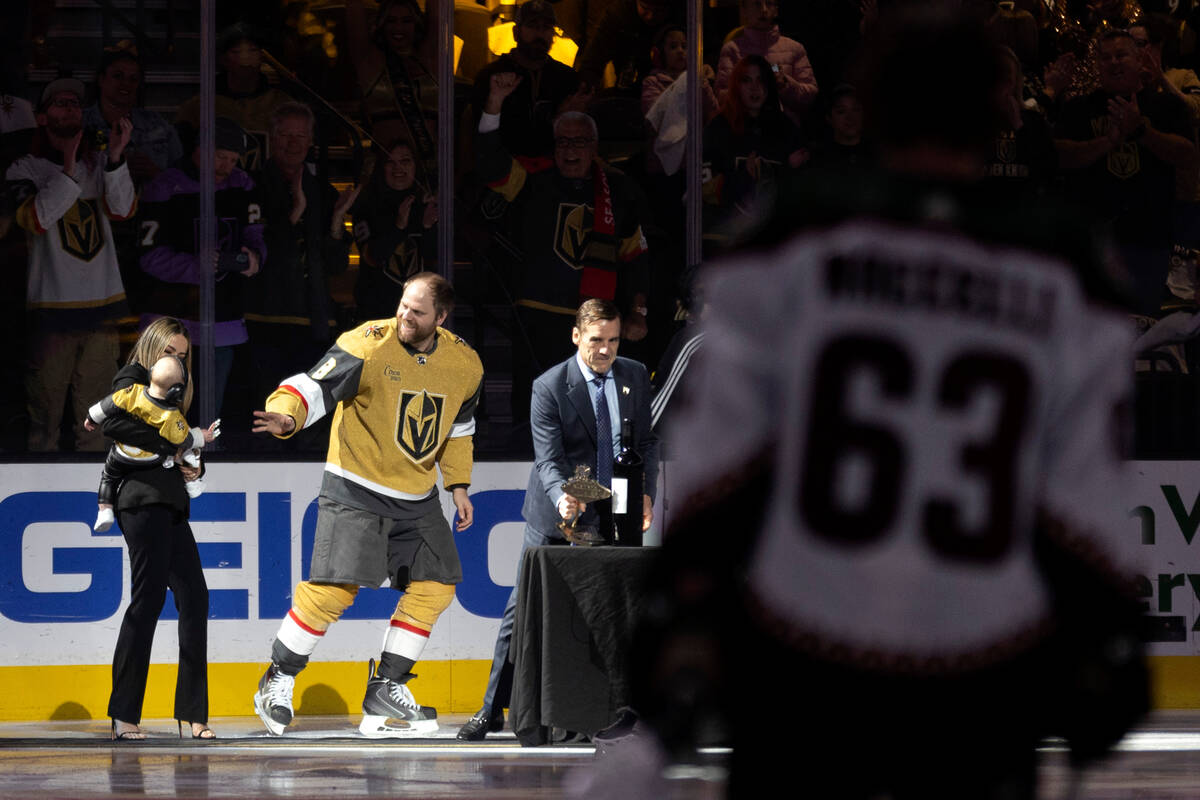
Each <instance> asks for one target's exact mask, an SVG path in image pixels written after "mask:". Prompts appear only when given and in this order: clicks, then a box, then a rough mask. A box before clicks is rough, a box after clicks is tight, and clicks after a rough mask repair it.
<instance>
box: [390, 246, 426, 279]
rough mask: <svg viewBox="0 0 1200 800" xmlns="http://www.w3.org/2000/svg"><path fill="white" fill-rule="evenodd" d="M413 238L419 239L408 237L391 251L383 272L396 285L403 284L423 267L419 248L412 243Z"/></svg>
mask: <svg viewBox="0 0 1200 800" xmlns="http://www.w3.org/2000/svg"><path fill="white" fill-rule="evenodd" d="M414 238H415V239H418V240H419V239H420V237H419V236H417V237H409V238H407V239H405V240H404V241H403V242H402V243H401V244H400V245H399V246H398V247H397V248H396V249H395V250H394V251H392V255H391V257H390V258H388V261H387V266H386V267H385V268H384V270H383V271H384V274H386V275H387V276H388V277H389V278H391V279H392V280H393V281H395V282H396V283H404V282H405V281H406V280H408V279H409V278H411V277H412V276H413V275H416V274H417V273H418V272H420V271H421V269H422V267H423V266H424V261H423V260H422V259H421V248H420V247H419V246H418V245H416V244H414V243H413V239H414Z"/></svg>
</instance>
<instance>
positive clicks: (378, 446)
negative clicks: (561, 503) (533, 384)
mask: <svg viewBox="0 0 1200 800" xmlns="http://www.w3.org/2000/svg"><path fill="white" fill-rule="evenodd" d="M482 385H483V364H482V363H481V362H480V360H479V356H478V355H476V353H475V351H474V350H472V349H471V347H470V345H468V344H467V343H466V342H464V341H463V340H462V339H460V338H459V337H457V336H455V335H454V334H452V333H450V332H449V331H447V330H445V329H443V328H438V329H437V337H436V344H435V345H434V348H433V350H432V351H431V352H429V353H419V352H417V351H416V350H414V349H412V348H410V347H407V346H406V345H404V344H403V343H402V342H401V341H400V339H399V337H398V336H397V334H396V320H395V319H386V320H376V321H373V322H367V323H364V324H362V325H360V326H359V327H357V328H355V329H354V330H351V331H347V332H346V333H343V334H342V335H341V336H339V337H338V340H337V343H336V344H334V346H333V347H332V348H330V350H329V352H327V353H326V354H325V356H324V357H323V358H322V360H321V362H320V363H319V364H317V365H316V366H315V367H314V368H313V369H311V370H309V371H308V372H307V373H300V374H298V375H293V376H291V377H290V378H287V379H285V380H284V381H283V382H282V383H281V384H280V385H279V388H278V389H276V390H275V391H274V392H273V393H272V394H271V396H270V397H269V398H267V405H266V410H267V411H272V412H277V413H281V414H288V415H290V416H291V417H293V418H294V419H295V420H296V428H295V430H300V429H301V428H306V427H309V426H310V425H312V424H313V423H314V422H316V421H317V420H318V419H320V418H321V417H323V416H325V414H327V413H330V412H331V411H332V413H333V424H332V433H331V434H330V438H329V453H328V456H327V459H326V463H325V479H324V482H323V484H322V489H321V491H322V494H324V495H326V496H332V497H333V499H336V500H338V501H339V502H343V503H346V504H348V505H352V506H356V507H364V508H366V510H368V511H373V512H376V513H381V514H384V515H388V516H395V515H396V514H397V513H403V512H404V511H405V510H406V509H411V507H412V504H414V503H417V502H420V501H425V500H428V499H431V498H432V497H434V493H433V489H434V487H435V484H436V482H437V473H436V471H435V467H440V468H441V471H442V478H443V485H444V486H445V487H446V488H447V489H451V488H453V487H455V486H465V485H468V484H470V482H471V467H472V460H473V453H472V435H473V434H474V432H475V406H476V404H477V403H478V400H479V393H480V391H481V388H482ZM281 438H286V437H281Z"/></svg>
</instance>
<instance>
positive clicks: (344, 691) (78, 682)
mask: <svg viewBox="0 0 1200 800" xmlns="http://www.w3.org/2000/svg"><path fill="white" fill-rule="evenodd" d="M1149 661H1150V669H1151V673H1152V674H1153V677H1154V707H1155V708H1162V709H1170V708H1200V657H1198V656H1153V657H1151V658H1150V659H1149ZM490 666H491V663H490V662H489V661H422V662H420V663H418V664H417V667H416V671H417V676H418V677H416V678H415V679H413V681H412V682H411V683H410V684H409V687H410V688H411V689H412V690H413V694H414V695H415V696H416V697H417V700H418V702H420V703H422V704H423V705H427V706H433V707H434V708H436V709H438V710H439V711H442V712H444V713H447V714H469V713H473V712H475V711H477V710H478V709H479V705H480V703H481V702H482V699H483V690H484V687H485V685H486V684H487V675H488V669H489V668H490ZM265 669H266V663H265V662H264V663H261V664H210V665H209V667H208V682H209V684H208V691H209V714H210V715H211V716H213V717H230V716H241V715H245V716H250V715H252V714H253V713H254V704H253V699H252V698H253V697H254V691H255V688H256V687H257V686H258V679H259V677H260V676H261V675H262V673H263V670H265ZM175 671H176V668H175V665H174V664H154V665H152V666H151V667H150V678H149V681H148V683H147V688H146V703H145V706H144V707H143V709H142V716H143V717H147V718H170V717H172V716H174V709H173V708H172V707H171V706H172V702H173V700H174V697H175ZM366 682H367V664H366V662H365V661H364V662H361V663H360V662H353V661H341V662H317V661H314V662H313V663H312V664H310V665H309V666H308V669H306V670H304V672H303V673H301V674H300V676H299V677H298V678H297V679H296V692H295V700H294V705H295V708H296V713H297V714H312V715H319V714H356V713H358V711H359V709H360V707H361V705H360V704H361V703H362V695H363V690H364V688H365V686H366ZM0 686H4V687H5V691H4V692H3V693H0V720H5V721H36V720H48V719H103V718H104V717H107V716H108V695H109V692H110V691H111V688H112V671H111V667H110V666H109V665H108V664H98V665H88V666H73V667H53V666H50V667H0Z"/></svg>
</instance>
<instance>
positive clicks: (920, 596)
mask: <svg viewBox="0 0 1200 800" xmlns="http://www.w3.org/2000/svg"><path fill="white" fill-rule="evenodd" d="M868 52H870V54H871V58H872V60H873V63H872V64H869V65H868V66H869V70H868V73H867V74H869V75H870V76H871V80H870V81H869V82H868V85H867V86H864V87H862V88H863V89H864V92H863V96H864V99H865V103H864V105H865V111H866V114H867V119H868V124H869V125H871V130H872V131H873V133H874V141H876V142H877V143H878V145H879V148H880V154H881V156H882V164H883V167H884V168H883V170H882V171H881V173H880V174H878V175H877V176H875V177H874V179H872V180H871V181H870V182H869V183H867V184H865V185H864V186H857V185H856V188H855V189H854V194H853V196H847V197H839V190H841V188H842V187H841V186H839V185H836V184H829V183H821V182H820V181H816V182H809V183H805V184H801V185H799V186H797V187H794V192H793V193H792V194H791V195H788V196H785V197H783V198H781V202H780V206H779V209H778V211H777V215H778V218H777V219H776V220H775V222H774V224H773V225H772V226H768V227H767V229H766V230H765V231H764V233H763V237H764V239H770V238H772V236H773V233H772V231H773V229H780V230H787V231H789V235H791V236H792V238H790V239H789V238H785V237H783V236H779V237H775V238H776V239H777V241H773V242H771V244H770V247H771V249H770V250H767V251H757V252H755V253H754V254H753V255H752V256H746V257H744V258H742V259H741V260H740V261H739V260H735V261H734V262H733V263H726V264H723V265H721V268H720V269H719V270H716V271H714V273H713V275H712V276H711V280H709V281H707V283H706V284H705V289H706V297H707V298H708V300H709V302H710V309H709V313H708V316H707V318H706V321H705V331H706V333H705V347H704V351H703V353H702V354H701V355H700V357H699V358H700V363H699V364H698V365H696V366H695V374H694V375H693V376H692V380H693V381H694V383H693V387H694V392H693V394H692V397H693V402H692V403H691V404H690V405H689V407H688V408H687V409H686V411H684V412H681V419H679V420H678V424H677V425H675V426H674V428H673V430H671V431H668V438H669V441H670V443H671V448H672V450H673V452H674V453H675V454H676V466H675V467H674V469H673V471H672V475H673V477H674V478H675V483H676V485H675V486H673V487H672V488H671V492H672V496H673V497H675V498H678V500H677V502H676V504H675V508H677V509H680V511H678V512H676V514H675V516H674V518H673V519H669V520H668V530H667V535H666V539H665V542H664V548H663V560H662V564H661V565H660V566H661V569H662V572H661V574H660V575H659V576H658V581H657V582H656V584H655V585H656V586H659V587H661V588H660V589H659V592H660V596H659V597H658V598H657V599H656V600H657V602H654V603H651V604H650V605H649V608H650V609H651V613H650V615H649V621H648V623H647V626H646V628H645V630H644V631H643V637H642V639H641V643H640V646H639V648H638V651H637V652H638V657H637V665H638V672H637V674H638V685H639V687H640V689H639V704H640V706H641V709H640V710H641V711H642V712H643V713H644V714H645V715H646V716H647V717H648V718H649V719H650V721H651V722H652V723H654V724H655V725H656V726H657V729H658V730H659V731H660V733H662V735H663V736H664V738H665V739H666V740H667V742H668V743H669V744H678V743H686V742H687V741H688V740H689V739H688V737H689V735H691V734H694V732H695V729H696V728H697V726H698V722H697V715H700V716H703V715H704V714H705V712H709V713H712V714H716V715H717V716H718V718H720V719H721V720H723V722H724V724H725V725H727V730H728V732H729V736H730V737H731V739H732V743H733V746H734V755H733V761H732V767H733V768H732V771H731V777H730V785H729V786H730V795H731V796H733V797H746V796H761V795H760V791H761V790H762V789H763V788H764V787H766V786H778V785H786V786H789V787H790V788H789V789H788V790H787V791H786V792H785V793H784V794H785V795H786V796H798V797H809V796H811V797H821V798H825V797H837V798H841V797H848V798H876V797H890V798H896V800H901V799H902V798H921V799H922V800H927V799H928V798H943V797H947V798H948V797H953V798H996V799H997V800H998V798H1032V797H1034V796H1035V794H1036V753H1035V748H1036V746H1037V743H1038V741H1039V740H1040V739H1041V738H1042V737H1044V736H1047V735H1062V736H1065V737H1067V739H1068V742H1069V744H1070V746H1071V748H1072V754H1073V755H1074V756H1075V757H1076V760H1077V762H1078V763H1086V761H1087V760H1088V759H1090V758H1093V757H1096V756H1099V755H1101V754H1103V753H1104V752H1105V751H1106V750H1107V749H1108V748H1109V747H1110V746H1111V745H1112V744H1113V743H1114V742H1115V741H1116V740H1117V739H1118V738H1119V737H1120V736H1121V735H1122V734H1123V732H1124V731H1125V730H1127V728H1128V727H1129V726H1130V725H1131V724H1133V722H1135V721H1136V719H1137V718H1138V717H1139V716H1140V714H1141V713H1142V712H1143V711H1144V710H1145V707H1146V703H1147V684H1146V675H1145V667H1144V663H1143V660H1142V656H1141V646H1140V642H1139V639H1138V636H1137V627H1138V619H1139V614H1140V610H1139V604H1138V601H1137V600H1136V597H1135V595H1134V592H1133V588H1132V587H1133V577H1134V574H1135V567H1136V555H1137V547H1138V544H1139V541H1140V540H1139V539H1138V537H1137V536H1136V534H1134V535H1131V534H1130V532H1129V528H1128V525H1127V512H1128V510H1129V508H1130V505H1131V504H1130V503H1129V502H1128V500H1127V495H1126V489H1127V486H1128V481H1127V480H1126V478H1125V477H1124V467H1123V462H1122V437H1123V433H1124V426H1123V424H1122V422H1121V420H1122V413H1121V409H1123V408H1124V407H1125V404H1126V402H1127V400H1128V395H1129V391H1130V389H1131V375H1132V373H1131V369H1130V358H1129V345H1130V331H1129V325H1128V324H1127V322H1126V317H1125V315H1124V314H1123V313H1122V310H1121V309H1120V307H1119V302H1120V297H1121V294H1120V291H1119V289H1118V288H1117V281H1116V279H1115V278H1114V274H1115V272H1116V270H1115V269H1114V268H1113V266H1112V264H1111V262H1110V261H1109V260H1107V259H1106V258H1105V256H1104V252H1105V251H1104V250H1103V249H1102V248H1100V247H1098V246H1097V245H1096V244H1095V243H1094V242H1093V241H1092V240H1091V239H1090V237H1089V236H1088V235H1087V234H1086V226H1085V225H1079V224H1075V222H1074V221H1073V220H1072V219H1071V218H1070V217H1068V216H1066V215H1065V214H1063V213H1060V212H1058V211H1055V210H1050V209H1031V208H1005V207H1001V206H999V205H997V204H996V203H995V202H994V201H992V200H990V199H989V198H988V197H987V196H986V195H984V194H983V193H982V192H981V191H980V189H979V187H978V181H977V179H978V177H979V176H981V175H982V174H983V165H984V164H985V163H986V160H987V149H986V148H987V147H988V145H989V143H991V142H992V139H993V135H994V131H995V129H996V124H997V122H998V121H999V119H1000V118H1001V114H1000V113H999V110H1000V109H999V104H1000V103H1001V102H1003V101H1005V95H1004V91H1003V80H1004V79H1003V76H1004V64H1003V57H1002V55H1001V53H1000V50H999V48H998V47H997V46H996V45H995V44H994V43H993V42H992V41H991V40H990V39H989V38H988V37H987V36H986V34H985V33H984V31H983V30H982V29H980V28H977V27H974V26H973V25H971V24H968V23H967V22H965V21H963V20H961V19H957V18H949V17H946V16H924V17H921V18H909V19H906V20H904V21H903V22H901V21H896V24H894V25H891V26H883V28H882V33H881V38H880V40H879V41H878V42H876V43H875V45H874V47H873V48H871V49H870V50H869V51H868ZM843 183H844V182H843ZM816 208H819V209H820V211H817V210H815V209H816ZM802 224H807V225H808V229H807V230H806V231H805V232H804V233H802V234H801V235H800V236H798V237H796V236H794V232H795V229H796V227H797V226H798V225H802ZM1080 671H1088V674H1090V675H1093V676H1099V678H1100V679H1099V680H1098V681H1097V682H1094V683H1089V682H1087V681H1083V680H1080V679H1079V678H1078V674H1079V672H1080Z"/></svg>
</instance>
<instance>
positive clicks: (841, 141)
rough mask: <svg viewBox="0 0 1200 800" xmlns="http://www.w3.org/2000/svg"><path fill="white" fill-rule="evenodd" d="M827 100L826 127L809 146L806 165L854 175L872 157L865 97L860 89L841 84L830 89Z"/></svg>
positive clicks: (835, 172) (838, 173) (844, 174)
mask: <svg viewBox="0 0 1200 800" xmlns="http://www.w3.org/2000/svg"><path fill="white" fill-rule="evenodd" d="M827 102H828V107H829V110H828V111H827V112H826V113H825V124H826V127H827V131H826V134H825V137H824V138H823V139H822V140H820V141H818V142H816V143H814V144H813V146H812V147H811V148H810V155H809V159H808V162H807V166H808V167H809V168H811V169H822V170H828V171H829V172H831V173H833V174H836V175H840V176H843V177H849V176H853V175H854V174H855V173H856V172H857V171H858V170H859V169H861V168H863V167H865V166H866V165H867V163H868V162H869V161H870V152H869V146H868V145H867V143H865V142H864V141H863V107H862V100H860V99H859V97H858V90H856V89H855V88H854V87H853V86H851V85H850V84H842V85H841V86H838V87H835V88H834V90H833V91H832V92H830V93H829V99H828V101H827Z"/></svg>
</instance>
